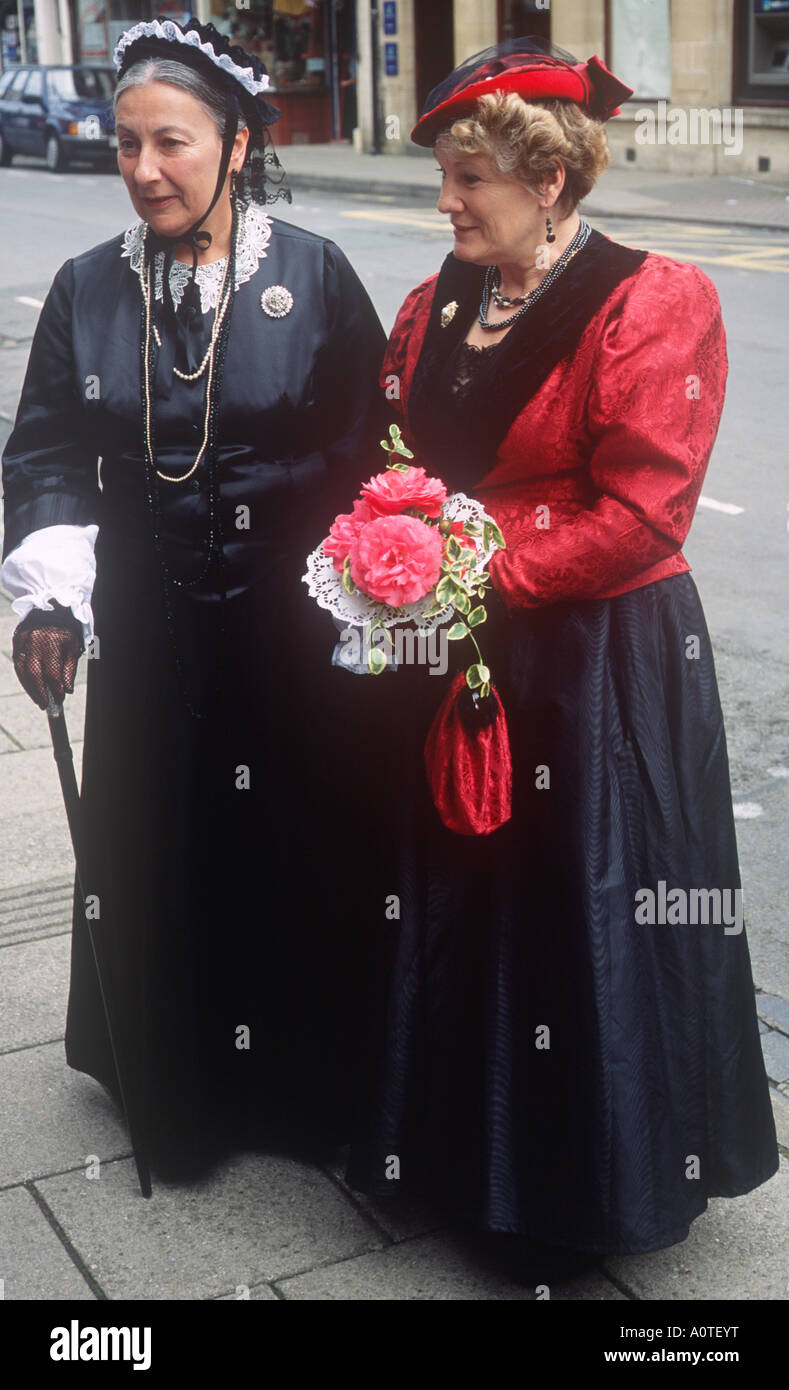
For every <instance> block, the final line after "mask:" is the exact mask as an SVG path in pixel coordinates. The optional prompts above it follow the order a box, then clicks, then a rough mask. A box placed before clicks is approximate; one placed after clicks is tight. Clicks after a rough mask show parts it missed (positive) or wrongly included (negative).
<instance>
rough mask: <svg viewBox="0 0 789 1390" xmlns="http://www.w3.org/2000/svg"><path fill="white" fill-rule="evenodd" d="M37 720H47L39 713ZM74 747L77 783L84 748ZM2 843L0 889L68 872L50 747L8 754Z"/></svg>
mask: <svg viewBox="0 0 789 1390" xmlns="http://www.w3.org/2000/svg"><path fill="white" fill-rule="evenodd" d="M12 676H13V672H12ZM13 679H14V680H16V677H15V676H13ZM41 718H42V719H43V720H44V721H45V722H46V716H45V715H44V713H43V711H42V712H41ZM72 748H73V751H74V770H75V772H76V774H77V785H79V781H80V776H81V766H82V744H81V743H76V742H75V743H73V744H72ZM0 844H2V846H3V855H2V860H1V861H0V890H2V889H3V888H11V887H16V886H18V885H19V884H20V883H38V882H40V881H41V879H50V878H54V877H56V876H62V877H63V878H65V877H66V876H67V875H68V874H69V873H71V871H72V869H73V865H74V856H73V853H72V848H71V840H70V838H69V833H68V825H67V822H66V812H65V809H64V806H63V796H62V793H61V790H60V782H59V780H58V773H57V768H56V766H55V760H54V758H53V756H52V749H51V747H50V748H48V749H47V748H31V749H29V750H26V751H25V752H24V753H8V754H6V756H5V758H4V761H3V799H2V804H1V805H0Z"/></svg>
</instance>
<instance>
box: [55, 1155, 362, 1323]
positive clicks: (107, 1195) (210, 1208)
mask: <svg viewBox="0 0 789 1390" xmlns="http://www.w3.org/2000/svg"><path fill="white" fill-rule="evenodd" d="M37 1187H38V1189H39V1191H40V1192H41V1193H42V1195H43V1196H44V1198H45V1200H46V1201H47V1203H48V1205H49V1206H50V1207H51V1209H52V1211H53V1212H54V1214H55V1216H56V1218H57V1220H58V1221H59V1223H60V1225H61V1226H62V1227H63V1229H64V1231H65V1232H66V1234H67V1235H68V1237H69V1239H70V1240H71V1242H72V1244H73V1245H74V1247H75V1248H76V1249H77V1250H78V1251H79V1253H80V1256H81V1258H82V1259H83V1260H84V1262H85V1264H86V1266H87V1267H88V1268H89V1269H90V1271H91V1273H92V1274H93V1275H94V1276H95V1278H96V1279H97V1280H98V1282H99V1284H100V1285H101V1287H102V1289H104V1290H105V1291H106V1293H107V1296H108V1297H109V1298H131V1299H177V1300H181V1299H195V1298H197V1299H209V1298H217V1297H219V1296H220V1295H222V1294H225V1293H227V1291H228V1290H229V1289H235V1288H237V1286H238V1285H239V1284H248V1285H249V1286H250V1287H252V1286H254V1285H257V1284H260V1283H271V1282H272V1281H273V1280H275V1279H284V1278H288V1277H292V1276H294V1275H296V1274H301V1273H305V1272H306V1271H308V1270H310V1269H312V1268H313V1267H314V1266H315V1265H318V1264H325V1263H327V1262H334V1261H337V1260H340V1261H343V1262H345V1261H346V1260H348V1259H350V1258H352V1257H353V1256H355V1255H361V1254H365V1253H369V1252H371V1251H373V1250H375V1249H377V1248H380V1246H381V1245H382V1243H383V1242H384V1240H385V1237H382V1236H381V1235H379V1233H378V1232H376V1231H375V1230H374V1229H373V1227H372V1226H371V1225H370V1223H369V1222H368V1221H366V1220H365V1218H364V1217H363V1216H362V1215H361V1214H360V1213H359V1212H358V1211H357V1210H356V1208H355V1207H354V1206H353V1205H352V1204H351V1202H350V1201H349V1200H348V1199H347V1197H345V1196H344V1195H343V1193H342V1192H340V1191H339V1189H338V1188H337V1187H336V1185H335V1184H334V1183H333V1182H332V1180H331V1179H330V1178H329V1177H328V1176H327V1175H326V1174H325V1173H323V1172H321V1171H320V1169H318V1168H316V1167H314V1166H313V1165H312V1164H309V1163H305V1162H302V1161H299V1160H297V1159H292V1158H283V1157H281V1156H279V1155H278V1156H276V1157H273V1156H270V1155H260V1154H243V1155H239V1156H238V1157H237V1158H234V1159H232V1160H228V1161H226V1162H225V1163H223V1164H222V1165H221V1166H219V1167H217V1168H216V1169H215V1170H214V1171H213V1172H212V1173H211V1174H210V1175H209V1176H207V1177H205V1178H203V1179H201V1180H200V1181H198V1182H190V1183H188V1184H175V1183H167V1184H165V1183H162V1182H158V1183H154V1194H153V1197H152V1198H151V1200H150V1201H145V1200H144V1199H143V1198H142V1197H141V1196H140V1193H139V1190H138V1188H137V1183H136V1178H135V1175H134V1165H133V1163H132V1161H131V1160H126V1161H124V1162H119V1163H111V1164H105V1165H103V1167H102V1175H101V1179H100V1180H99V1181H95V1182H88V1181H86V1179H85V1178H84V1176H83V1175H82V1174H77V1173H66V1174H64V1175H62V1176H59V1177H52V1178H45V1179H44V1180H43V1181H41V1182H40V1183H38V1184H37Z"/></svg>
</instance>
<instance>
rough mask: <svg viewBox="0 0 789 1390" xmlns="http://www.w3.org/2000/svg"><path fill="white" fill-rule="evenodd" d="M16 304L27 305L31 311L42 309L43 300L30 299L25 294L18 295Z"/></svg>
mask: <svg viewBox="0 0 789 1390" xmlns="http://www.w3.org/2000/svg"><path fill="white" fill-rule="evenodd" d="M16 302H17V304H29V305H30V308H31V309H43V307H44V301H43V299H31V298H30V296H29V295H27V294H18V295H17V296H16Z"/></svg>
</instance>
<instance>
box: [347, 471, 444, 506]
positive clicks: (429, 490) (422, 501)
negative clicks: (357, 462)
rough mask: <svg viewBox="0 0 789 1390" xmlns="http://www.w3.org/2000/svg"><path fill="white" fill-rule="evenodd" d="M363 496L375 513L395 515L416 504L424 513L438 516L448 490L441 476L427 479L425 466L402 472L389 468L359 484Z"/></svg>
mask: <svg viewBox="0 0 789 1390" xmlns="http://www.w3.org/2000/svg"><path fill="white" fill-rule="evenodd" d="M362 495H363V496H364V497H365V498H366V499H367V501H368V502H369V504H370V506H371V507H372V509H373V511H374V512H375V513H376V514H377V515H378V516H396V515H397V514H398V513H400V512H404V511H405V509H406V507H415V508H416V510H417V511H418V512H424V514H425V516H440V515H441V508H442V507H443V505H444V503H445V502H446V500H447V490H446V488H445V487H444V484H443V483H442V481H441V479H440V478H429V477H428V475H427V474H426V472H425V470H424V468H409V469H408V472H407V473H401V472H400V470H399V469H398V468H389V469H387V471H386V472H385V473H378V474H377V475H376V477H374V478H371V479H370V481H369V483H363V484H362Z"/></svg>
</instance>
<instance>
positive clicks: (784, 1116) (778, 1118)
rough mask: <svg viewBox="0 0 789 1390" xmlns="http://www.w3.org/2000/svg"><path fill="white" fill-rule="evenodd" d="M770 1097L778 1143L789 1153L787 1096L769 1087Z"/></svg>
mask: <svg viewBox="0 0 789 1390" xmlns="http://www.w3.org/2000/svg"><path fill="white" fill-rule="evenodd" d="M770 1099H771V1101H772V1103H773V1116H774V1118H775V1132H776V1134H777V1136H778V1143H779V1144H781V1145H783V1147H784V1148H785V1149H786V1150H787V1153H789V1096H783V1095H781V1092H780V1091H774V1090H773V1089H772V1087H771V1088H770Z"/></svg>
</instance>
